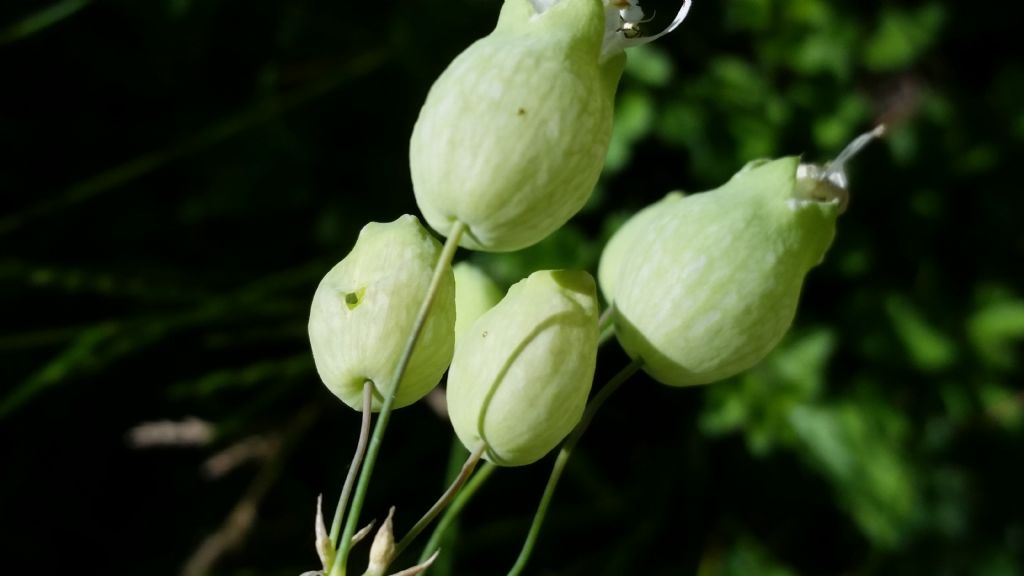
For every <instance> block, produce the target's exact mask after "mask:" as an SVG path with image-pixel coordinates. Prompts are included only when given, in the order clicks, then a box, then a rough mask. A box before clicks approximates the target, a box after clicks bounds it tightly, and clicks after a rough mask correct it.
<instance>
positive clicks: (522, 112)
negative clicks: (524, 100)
mask: <svg viewBox="0 0 1024 576" xmlns="http://www.w3.org/2000/svg"><path fill="white" fill-rule="evenodd" d="M516 116H526V108H520V109H519V110H516Z"/></svg>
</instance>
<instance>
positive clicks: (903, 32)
mask: <svg viewBox="0 0 1024 576" xmlns="http://www.w3.org/2000/svg"><path fill="white" fill-rule="evenodd" d="M945 19H946V9H945V6H943V5H942V4H940V3H937V2H933V3H927V4H924V5H922V6H921V7H920V8H918V9H917V10H915V11H913V12H911V11H905V10H900V9H896V8H891V9H886V10H883V12H882V16H881V21H880V22H879V24H878V27H877V28H875V33H874V34H873V35H872V36H871V38H870V39H869V40H868V43H867V46H865V50H864V65H865V66H867V68H868V69H870V70H874V71H878V72H881V71H887V70H898V69H901V68H906V67H907V66H910V65H911V64H913V62H914V61H915V60H916V59H917V58H919V57H920V55H921V53H922V52H924V51H926V50H927V49H928V48H930V47H931V45H932V44H933V43H934V42H935V39H936V36H937V35H938V33H939V30H941V28H942V24H943V22H944V21H945Z"/></svg>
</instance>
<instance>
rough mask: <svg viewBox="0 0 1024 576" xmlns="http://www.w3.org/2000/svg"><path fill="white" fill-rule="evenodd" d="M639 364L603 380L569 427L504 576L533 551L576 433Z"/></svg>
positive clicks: (515, 574) (514, 572)
mask: <svg viewBox="0 0 1024 576" xmlns="http://www.w3.org/2000/svg"><path fill="white" fill-rule="evenodd" d="M642 365H643V361H641V360H633V361H632V362H630V363H629V365H628V366H626V367H625V368H623V369H622V370H620V371H619V373H618V374H616V375H615V376H613V377H612V379H611V380H609V381H608V383H607V384H605V385H604V387H603V388H601V390H600V391H599V392H598V393H597V395H595V396H594V399H593V400H591V401H590V404H589V405H588V406H587V411H586V412H584V413H583V418H581V419H580V423H579V424H577V425H576V427H575V428H573V430H572V432H571V433H570V434H569V437H568V438H566V439H565V443H564V444H562V449H561V450H559V451H558V458H556V459H555V465H554V466H553V467H552V468H551V475H550V476H549V477H548V483H547V486H545V487H544V494H543V495H542V496H541V498H540V504H539V505H538V506H537V513H536V514H535V515H534V516H533V523H532V524H530V531H529V533H527V535H526V541H525V542H523V549H522V550H520V552H519V558H517V559H516V563H515V565H514V566H512V569H511V570H509V572H508V576H518V575H519V574H522V572H523V569H524V568H525V567H526V563H527V562H528V561H529V560H530V554H531V553H532V552H533V546H534V544H536V542H537V536H538V535H539V534H540V527H541V525H542V524H544V516H546V515H547V512H548V506H549V505H550V504H551V498H552V497H553V496H554V495H555V488H556V487H557V486H558V480H559V479H560V478H561V477H562V472H563V471H564V470H565V465H566V463H568V462H569V457H570V456H571V455H572V450H573V448H575V447H576V444H577V443H578V442H579V441H580V437H581V436H583V433H584V432H586V431H587V427H588V426H590V422H591V420H593V419H594V414H596V413H597V411H598V410H599V409H600V408H601V405H603V404H604V403H605V401H606V400H608V398H609V397H610V396H611V395H612V394H613V393H614V392H615V391H616V390H618V389H619V386H621V385H622V383H623V382H625V381H626V380H628V379H629V377H630V376H632V375H633V374H635V373H636V371H637V370H639V369H640V367H641V366H642Z"/></svg>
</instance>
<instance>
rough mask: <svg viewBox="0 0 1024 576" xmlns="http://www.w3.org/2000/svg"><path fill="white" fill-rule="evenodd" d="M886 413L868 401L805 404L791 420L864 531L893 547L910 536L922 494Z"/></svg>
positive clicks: (807, 453)
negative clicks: (822, 404) (826, 404)
mask: <svg viewBox="0 0 1024 576" xmlns="http://www.w3.org/2000/svg"><path fill="white" fill-rule="evenodd" d="M884 412H885V411H884V410H879V406H877V405H875V404H873V403H870V402H863V401H862V402H857V403H852V402H846V403H843V404H839V405H836V406H801V407H798V408H796V409H794V410H793V411H792V413H791V415H790V422H791V424H792V425H793V430H794V431H795V433H796V435H797V437H798V438H799V441H800V450H801V452H802V453H803V454H804V455H805V456H806V457H807V458H809V459H810V461H811V462H812V463H813V464H815V465H816V466H818V467H819V468H820V469H821V470H822V471H823V472H824V474H825V475H826V476H827V477H828V478H829V480H830V483H831V484H832V486H833V488H834V489H835V490H836V491H837V493H838V495H839V497H840V499H841V501H842V503H843V506H844V508H846V510H847V512H848V513H849V514H850V515H851V516H852V517H853V518H854V520H856V521H857V524H858V525H859V526H860V528H861V530H863V532H864V533H865V534H866V535H867V536H868V537H869V538H871V539H872V540H873V541H874V542H875V544H876V545H878V546H880V547H883V548H891V547H894V546H897V545H899V544H900V543H901V542H902V540H903V538H904V537H905V536H907V535H908V533H909V530H908V528H909V526H910V525H911V523H912V522H913V521H914V519H915V512H916V511H917V503H918V501H919V495H918V493H917V490H916V488H915V484H914V471H913V469H912V468H911V465H910V463H909V462H908V461H907V459H906V455H905V454H904V453H903V449H902V448H901V447H900V446H899V444H898V438H894V437H893V434H892V432H891V430H892V424H893V423H892V422H889V423H887V422H884V421H880V420H882V418H880V416H882V415H884ZM885 416H887V417H888V418H890V419H892V418H901V416H897V415H895V414H893V413H889V414H887V415H885ZM895 424H897V426H896V427H897V428H899V427H900V426H898V424H900V423H899V422H896V423H895Z"/></svg>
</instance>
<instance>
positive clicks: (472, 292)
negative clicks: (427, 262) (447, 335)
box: [453, 262, 501, 340]
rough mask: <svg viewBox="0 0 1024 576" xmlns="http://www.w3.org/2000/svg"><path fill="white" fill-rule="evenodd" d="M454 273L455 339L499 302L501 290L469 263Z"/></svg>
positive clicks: (456, 267)
mask: <svg viewBox="0 0 1024 576" xmlns="http://www.w3.org/2000/svg"><path fill="white" fill-rule="evenodd" d="M453 270H454V271H455V339H456V340H457V339H458V338H459V337H460V336H461V335H462V334H464V333H465V332H468V331H469V328H470V327H471V326H472V325H473V323H474V322H476V319H477V318H479V317H480V316H483V314H484V312H487V311H488V310H490V309H491V308H494V305H495V304H497V303H498V301H500V300H501V289H500V288H498V285H497V284H495V283H494V280H491V277H490V276H488V275H487V274H486V273H484V271H483V270H481V269H480V268H477V267H476V266H474V265H473V264H470V263H469V262H459V263H458V264H456V265H455V266H454V267H453Z"/></svg>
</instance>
